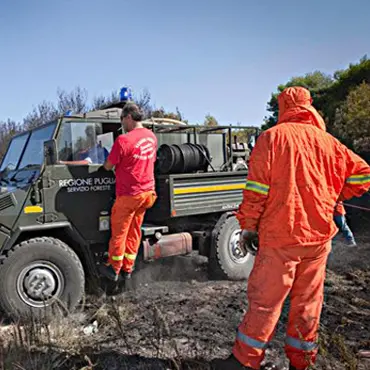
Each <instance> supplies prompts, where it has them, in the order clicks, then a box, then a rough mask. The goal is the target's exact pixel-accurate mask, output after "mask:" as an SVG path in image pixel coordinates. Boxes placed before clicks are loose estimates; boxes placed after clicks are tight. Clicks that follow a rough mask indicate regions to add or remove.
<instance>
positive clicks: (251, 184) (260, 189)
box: [245, 180, 270, 195]
mask: <svg viewBox="0 0 370 370" xmlns="http://www.w3.org/2000/svg"><path fill="white" fill-rule="evenodd" d="M245 190H250V191H254V192H255V193H258V194H262V195H267V194H268V192H269V190H270V187H269V186H268V185H265V184H262V183H261V182H257V181H252V180H247V184H246V185H245Z"/></svg>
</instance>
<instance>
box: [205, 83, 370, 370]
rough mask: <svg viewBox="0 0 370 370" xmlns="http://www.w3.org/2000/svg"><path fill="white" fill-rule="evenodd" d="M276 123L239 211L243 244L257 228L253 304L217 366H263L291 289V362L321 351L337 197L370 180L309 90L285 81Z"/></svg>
mask: <svg viewBox="0 0 370 370" xmlns="http://www.w3.org/2000/svg"><path fill="white" fill-rule="evenodd" d="M278 103H279V118H278V124H277V125H276V126H275V127H273V128H271V129H269V130H267V131H266V132H264V133H263V134H262V135H261V136H260V137H259V138H258V141H257V144H256V146H255V148H254V149H253V152H252V155H251V161H250V169H249V175H248V178H247V183H246V187H245V190H244V191H243V202H242V204H241V205H240V208H239V212H238V214H237V218H238V220H239V222H240V225H241V228H242V230H243V232H242V234H241V235H242V236H241V245H242V246H245V245H246V244H248V243H245V242H246V240H247V239H252V238H253V237H255V236H256V234H257V232H258V238H259V248H258V251H257V255H256V259H255V264H254V268H253V270H252V273H251V275H250V278H249V282H248V289H247V294H248V302H249V304H248V311H247V313H246V315H245V317H244V319H243V321H242V323H241V324H240V326H239V328H238V332H237V336H236V341H235V344H234V348H233V351H232V355H231V356H230V357H229V358H228V359H226V360H221V359H219V360H214V361H213V364H212V365H213V369H217V370H237V369H261V368H262V369H263V368H265V367H263V366H262V367H261V362H262V361H263V359H264V354H265V349H266V347H267V346H268V344H269V342H270V341H271V339H272V338H273V335H274V330H275V327H276V324H277V322H278V320H279V316H280V313H281V309H282V305H283V303H284V301H285V299H286V298H287V296H288V294H289V295H290V302H291V305H290V312H289V318H288V328H287V335H286V344H285V351H286V354H287V356H288V358H289V360H290V369H297V370H303V369H308V367H309V366H310V364H313V363H314V362H315V359H316V355H317V339H318V338H317V330H318V326H319V321H320V314H321V308H322V302H323V289H324V278H325V267H326V261H327V257H328V255H329V253H330V250H331V240H332V238H333V237H334V235H335V234H336V233H337V232H338V228H337V227H336V225H335V223H334V221H333V213H334V207H335V204H336V202H337V201H338V200H339V201H343V200H346V199H350V198H352V197H353V196H357V197H359V196H361V195H362V194H363V193H365V192H366V191H367V190H368V189H369V188H370V167H369V166H368V165H367V163H366V162H365V161H364V160H362V159H361V158H360V157H359V156H357V155H356V154H354V153H353V152H352V151H350V150H349V149H348V148H347V147H345V146H344V145H342V144H341V143H340V142H339V141H338V140H336V139H335V138H334V137H333V136H331V135H330V134H328V133H327V132H326V129H325V124H324V121H323V119H322V117H321V116H320V115H319V113H318V112H317V111H316V110H315V108H314V107H313V106H312V99H311V96H310V93H309V91H308V90H306V89H304V88H301V87H290V88H287V89H285V90H284V91H283V92H282V93H281V94H280V95H279V97H278Z"/></svg>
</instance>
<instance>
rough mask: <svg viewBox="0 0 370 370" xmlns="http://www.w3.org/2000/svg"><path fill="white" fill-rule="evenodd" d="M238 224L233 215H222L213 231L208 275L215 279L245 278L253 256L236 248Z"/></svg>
mask: <svg viewBox="0 0 370 370" xmlns="http://www.w3.org/2000/svg"><path fill="white" fill-rule="evenodd" d="M240 232H241V230H240V226H239V222H238V220H237V219H236V218H235V216H230V217H222V218H221V219H220V221H219V222H218V224H217V225H216V227H215V229H214V231H213V237H212V239H211V251H210V257H209V264H208V266H209V276H210V278H212V279H217V280H246V279H248V277H249V275H250V273H251V271H252V268H253V264H254V256H253V255H251V254H249V253H248V254H247V255H243V253H242V251H241V250H240V249H239V248H238V245H239V236H240Z"/></svg>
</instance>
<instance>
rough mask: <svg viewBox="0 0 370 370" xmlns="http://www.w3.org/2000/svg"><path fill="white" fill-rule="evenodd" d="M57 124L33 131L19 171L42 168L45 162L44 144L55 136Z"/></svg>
mask: <svg viewBox="0 0 370 370" xmlns="http://www.w3.org/2000/svg"><path fill="white" fill-rule="evenodd" d="M55 126H56V123H51V124H49V125H47V126H44V127H42V128H40V129H36V130H34V131H32V133H31V137H30V139H29V141H28V143H27V147H26V150H25V151H24V154H23V156H22V159H21V162H20V164H19V166H18V169H19V170H23V169H25V168H31V167H40V166H41V165H42V163H43V160H44V142H45V141H47V140H50V139H51V138H52V136H53V133H54V130H55Z"/></svg>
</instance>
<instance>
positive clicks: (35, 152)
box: [0, 122, 56, 184]
mask: <svg viewBox="0 0 370 370" xmlns="http://www.w3.org/2000/svg"><path fill="white" fill-rule="evenodd" d="M55 126H56V123H55V122H54V123H51V124H49V125H47V126H44V127H42V128H38V129H35V130H33V131H31V132H26V133H24V134H22V135H19V136H16V137H15V138H14V139H12V141H11V142H10V144H9V148H8V151H7V153H6V155H5V157H4V160H3V162H2V163H1V168H0V180H1V182H2V183H4V182H5V183H7V184H10V183H11V182H16V183H22V182H26V183H28V182H29V181H30V179H31V178H34V176H36V175H37V173H38V170H40V169H41V165H42V163H43V160H44V141H47V140H50V139H51V138H52V136H53V133H54V130H55ZM22 153H23V154H22Z"/></svg>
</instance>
